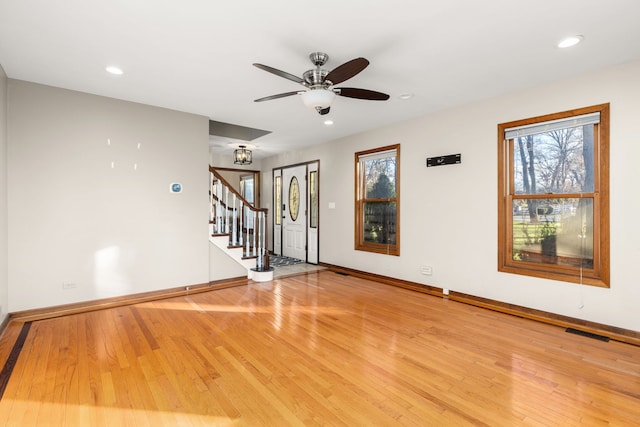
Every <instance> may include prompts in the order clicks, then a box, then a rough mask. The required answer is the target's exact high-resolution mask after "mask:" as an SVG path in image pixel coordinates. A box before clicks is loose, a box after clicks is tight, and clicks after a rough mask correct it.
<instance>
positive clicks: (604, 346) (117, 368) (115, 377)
mask: <svg viewBox="0 0 640 427" xmlns="http://www.w3.org/2000/svg"><path fill="white" fill-rule="evenodd" d="M20 327H21V325H19V324H13V323H12V324H11V325H10V326H9V328H8V329H7V331H6V333H5V334H4V336H3V337H2V339H1V340H0V363H4V361H5V359H6V357H7V355H8V353H9V351H10V350H11V347H12V346H13V341H14V340H15V337H16V336H17V334H18V333H19V330H20ZM639 423H640V348H639V347H635V346H632V345H628V344H622V343H619V342H613V341H611V342H601V341H597V340H594V339H591V338H587V337H582V336H578V335H573V334H568V333H566V332H565V331H564V330H563V329H561V328H557V327H554V326H551V325H546V324H541V323H537V322H534V321H531V320H526V319H521V318H517V317H513V316H509V315H505V314H500V313H496V312H492V311H488V310H485V309H482V308H476V307H472V306H468V305H464V304H461V303H457V302H453V301H449V300H446V299H441V298H438V297H434V296H429V295H425V294H421V293H417V292H412V291H409V290H406V289H401V288H395V287H392V286H388V285H383V284H378V283H375V282H371V281H367V280H364V279H358V278H353V277H345V276H341V275H339V274H336V273H331V272H328V271H323V272H319V273H311V274H307V275H301V276H295V277H287V278H284V279H278V280H274V281H273V282H270V283H256V284H250V285H248V286H238V287H235V288H229V289H223V290H217V291H211V292H206V293H199V294H193V295H190V296H187V297H178V298H173V299H167V300H162V301H156V302H147V303H142V304H137V305H131V306H125V307H120V308H112V309H106V310H101V311H95V312H91V313H84V314H77V315H71V316H66V317H61V318H56V319H50V320H41V321H36V322H33V324H32V325H31V330H30V331H29V334H28V336H27V339H26V342H25V344H24V347H23V349H22V352H21V354H20V356H19V358H18V361H17V364H16V366H15V369H14V371H13V374H12V375H11V377H10V380H9V382H8V384H7V388H6V391H5V393H4V397H3V398H2V400H1V401H0V425H2V426H4V425H7V426H14V425H15V426H153V427H159V426H191V425H196V426H197V425H201V426H212V425H220V426H227V425H238V426H295V425H309V426H312V425H336V426H373V425H380V426H393V425H408V426H464V425H473V426H485V425H486V426H520V425H530V426H577V425H580V426H591V425H593V426H601V425H618V426H631V425H638V424H639Z"/></svg>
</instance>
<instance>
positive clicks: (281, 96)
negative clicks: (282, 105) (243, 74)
mask: <svg viewBox="0 0 640 427" xmlns="http://www.w3.org/2000/svg"><path fill="white" fill-rule="evenodd" d="M303 92H304V91H303ZM299 93H300V91H298V90H297V91H294V92H285V93H279V94H277V95H271V96H265V97H264V98H258V99H254V100H253V102H262V101H270V100H272V99H278V98H284V97H286V96H291V95H297V94H299Z"/></svg>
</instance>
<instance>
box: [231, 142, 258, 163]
mask: <svg viewBox="0 0 640 427" xmlns="http://www.w3.org/2000/svg"><path fill="white" fill-rule="evenodd" d="M252 154H253V153H252V152H251V150H247V146H246V145H240V146H239V148H238V149H237V150H234V151H233V163H235V164H236V165H250V164H251V162H252V161H253V159H252V157H253V156H252Z"/></svg>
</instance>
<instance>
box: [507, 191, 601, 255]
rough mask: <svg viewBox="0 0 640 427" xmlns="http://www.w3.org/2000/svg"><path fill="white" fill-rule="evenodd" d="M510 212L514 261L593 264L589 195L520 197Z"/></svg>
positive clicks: (591, 217)
mask: <svg viewBox="0 0 640 427" xmlns="http://www.w3.org/2000/svg"><path fill="white" fill-rule="evenodd" d="M512 215H513V216H512V218H513V260H514V261H526V262H535V263H542V264H554V265H565V266H572V267H580V266H582V267H583V268H593V200H592V199H587V198H582V199H568V198H565V199H529V200H526V199H519V200H514V202H513V206H512Z"/></svg>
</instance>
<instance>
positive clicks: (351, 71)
mask: <svg viewBox="0 0 640 427" xmlns="http://www.w3.org/2000/svg"><path fill="white" fill-rule="evenodd" d="M367 65H369V61H367V60H366V59H364V58H356V59H352V60H351V61H349V62H345V63H344V64H342V65H340V66H339V67H337V68H334V69H333V70H331V72H330V73H329V74H327V77H325V80H329V81H331V83H333V84H334V85H337V84H338V83H342V82H343V81H345V80H348V79H350V78H351V77H353V76H355V75H356V74H358V73H359V72H360V71H362V70H364V69H365V68H367Z"/></svg>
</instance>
